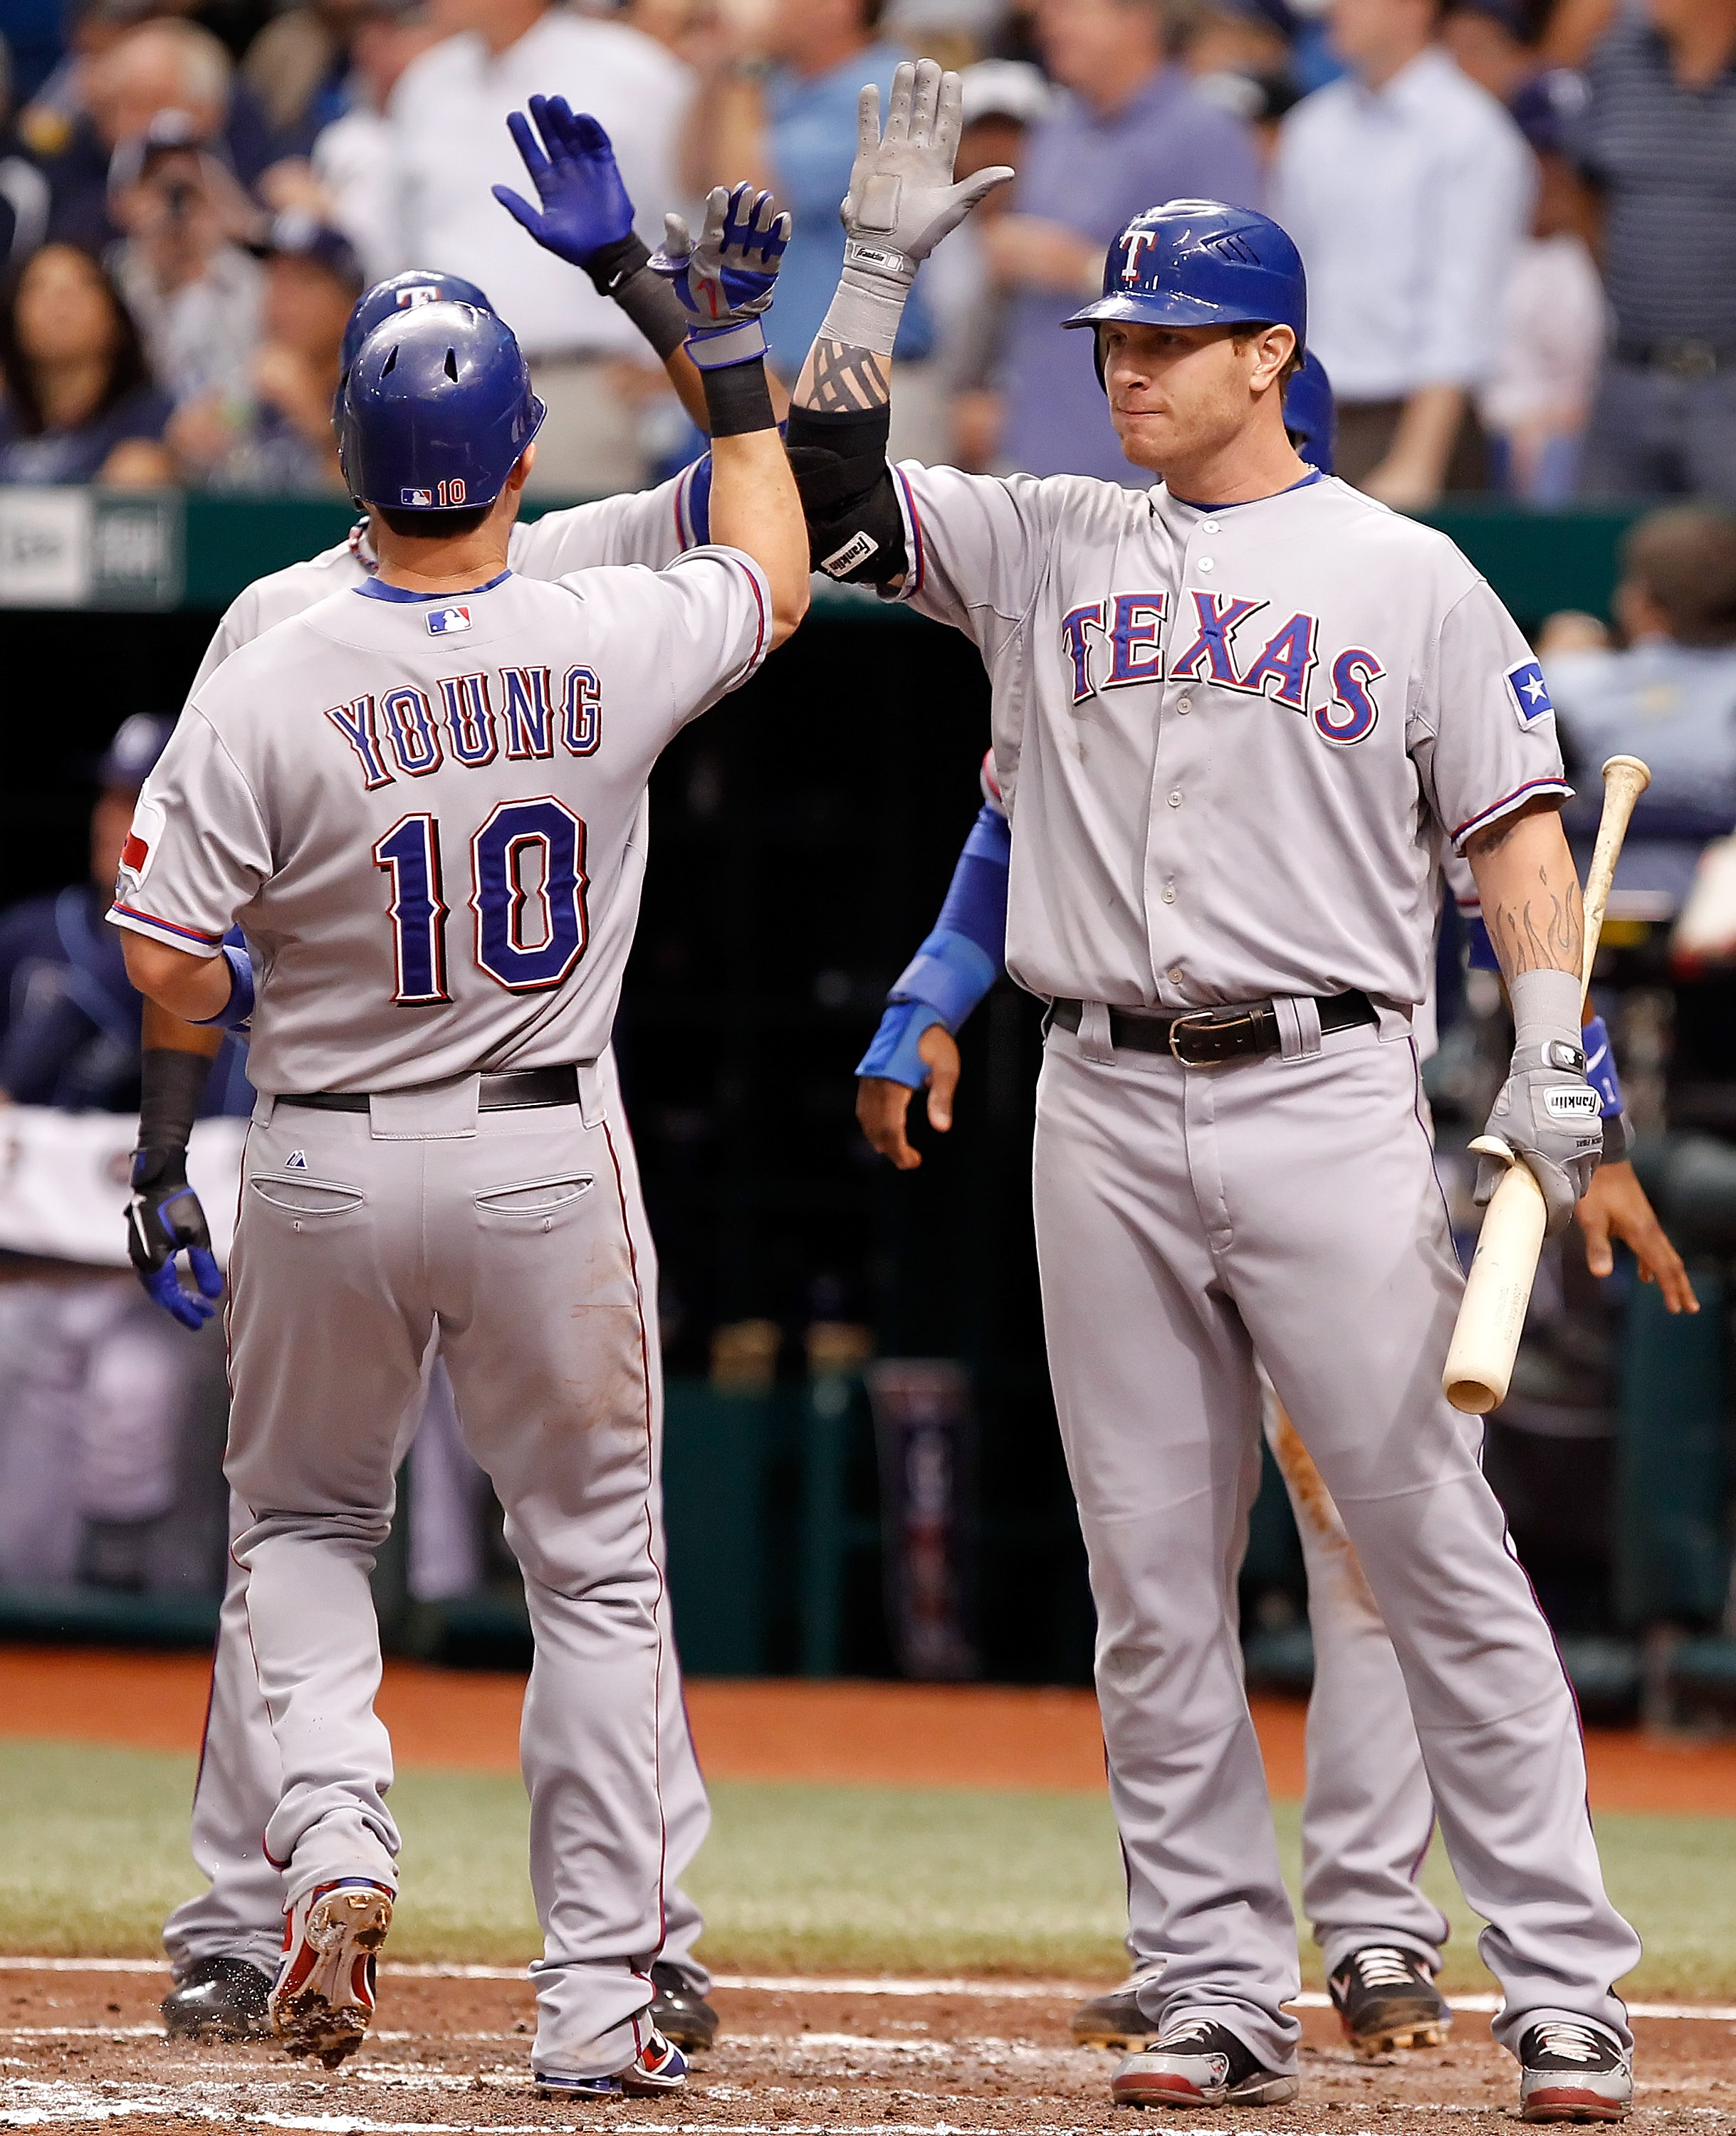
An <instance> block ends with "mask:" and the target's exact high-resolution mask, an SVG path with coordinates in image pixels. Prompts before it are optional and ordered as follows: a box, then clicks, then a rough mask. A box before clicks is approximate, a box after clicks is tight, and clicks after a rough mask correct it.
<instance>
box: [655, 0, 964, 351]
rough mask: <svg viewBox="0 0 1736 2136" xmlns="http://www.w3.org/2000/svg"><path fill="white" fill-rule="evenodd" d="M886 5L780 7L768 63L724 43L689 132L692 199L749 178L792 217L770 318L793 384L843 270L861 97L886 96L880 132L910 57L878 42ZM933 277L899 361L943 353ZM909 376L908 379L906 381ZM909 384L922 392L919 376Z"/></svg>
mask: <svg viewBox="0 0 1736 2136" xmlns="http://www.w3.org/2000/svg"><path fill="white" fill-rule="evenodd" d="M881 11H882V0H773V4H772V7H771V12H770V14H769V15H768V17H766V22H765V25H764V27H763V29H762V30H761V32H760V33H759V36H758V47H759V52H760V55H761V56H760V58H759V59H757V60H749V59H746V58H745V57H744V56H742V50H741V47H740V45H739V44H738V43H737V41H733V40H732V39H730V38H729V37H727V36H723V37H720V38H719V39H717V40H716V41H714V43H713V45H712V49H711V58H710V64H709V66H708V67H707V69H706V70H705V72H704V75H703V81H702V85H701V89H700V92H699V95H698V96H697V97H696V99H695V100H694V103H693V114H692V118H691V119H690V121H689V124H688V129H687V140H686V143H685V153H684V158H683V163H684V175H685V177H686V180H687V182H688V186H689V187H691V189H692V190H693V192H704V191H705V190H706V188H707V187H711V186H714V185H725V184H733V183H734V182H735V181H736V180H737V178H740V177H747V176H749V175H751V176H753V177H756V178H757V180H758V181H759V182H760V183H761V184H763V185H767V186H770V187H771V188H772V190H773V191H774V192H776V195H777V197H778V200H779V202H780V205H781V206H785V207H787V208H788V209H789V210H790V213H791V214H792V215H793V216H795V232H794V234H793V235H792V236H791V237H790V249H789V250H788V251H787V252H786V253H785V255H784V265H783V267H782V269H781V270H780V273H779V275H778V298H777V302H776V303H775V304H774V305H773V306H772V308H771V311H770V312H768V313H766V338H767V340H768V341H769V342H771V355H772V361H773V362H775V363H776V366H777V367H778V369H779V371H780V372H781V373H782V374H783V376H784V378H785V381H789V382H793V381H794V380H795V375H796V373H797V372H798V371H800V369H801V367H802V363H803V361H804V359H805V357H806V356H807V353H808V347H809V344H810V342H812V340H813V339H814V337H815V334H816V333H819V325H820V322H821V320H822V319H823V318H824V317H825V313H826V307H827V305H828V304H829V303H831V301H832V292H833V291H834V289H836V288H837V286H838V277H839V271H840V269H842V267H843V265H844V231H843V228H842V226H841V225H840V224H839V220H838V207H839V201H842V200H843V198H844V194H845V192H847V191H848V190H849V182H850V165H851V163H852V161H853V159H854V157H855V153H856V100H857V97H858V95H859V94H860V92H861V90H863V86H864V85H866V84H867V83H868V82H874V83H876V84H878V87H879V90H880V110H881V119H882V123H884V120H885V114H886V100H887V95H888V94H889V93H890V91H891V89H892V70H893V69H894V68H895V67H896V66H897V64H898V62H899V61H900V60H902V59H908V58H909V57H910V56H911V55H910V52H909V51H908V49H907V47H906V46H903V45H902V44H898V43H896V42H894V41H891V40H888V39H887V38H884V37H883V36H880V34H879V24H880V16H881ZM925 283H926V269H924V271H923V273H922V274H919V275H918V276H917V291H916V296H915V298H914V299H913V300H912V303H910V304H909V305H907V307H906V308H905V314H904V323H903V325H902V327H901V328H900V331H899V335H898V343H897V351H896V354H897V359H898V361H899V362H900V364H901V365H907V364H909V363H912V362H921V360H922V359H923V358H924V357H926V356H927V355H928V354H929V353H930V352H931V349H932V347H933V345H934V326H933V322H932V320H931V318H930V317H929V315H928V311H927V308H926V289H925ZM906 375H908V374H906ZM912 385H913V386H915V387H916V388H917V391H923V390H925V389H924V387H923V385H922V381H921V380H920V379H915V378H913V379H912Z"/></svg>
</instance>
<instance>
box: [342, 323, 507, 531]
mask: <svg viewBox="0 0 1736 2136" xmlns="http://www.w3.org/2000/svg"><path fill="white" fill-rule="evenodd" d="M546 414H547V410H546V409H545V408H544V406H543V405H542V402H541V401H539V400H538V399H537V396H536V395H535V394H534V393H533V392H532V391H531V375H530V370H529V367H528V365H527V364H526V362H525V361H524V355H523V351H522V350H521V349H520V347H519V346H518V342H517V341H516V340H515V339H514V338H513V330H512V328H510V327H509V326H508V325H507V324H506V323H505V321H504V320H503V319H498V318H496V317H495V316H494V313H492V312H484V311H482V310H479V308H477V306H476V305H474V304H455V303H445V302H441V303H433V304H422V305H419V306H418V307H417V308H415V309H414V310H411V311H406V312H403V313H394V314H393V316H392V317H391V318H389V319H387V321H386V322H385V323H383V324H382V325H380V326H377V327H376V328H374V330H373V332H372V333H371V334H370V335H369V336H368V337H367V340H366V341H365V342H362V346H361V347H360V349H358V350H357V354H356V361H355V362H354V364H353V366H352V367H351V370H350V376H349V384H348V387H347V388H346V389H345V391H344V394H343V402H342V405H341V407H340V410H339V421H338V459H339V460H340V462H341V463H342V464H343V478H344V480H345V481H346V482H347V483H348V484H349V488H350V494H351V495H352V496H353V497H354V498H356V499H357V501H358V502H361V503H363V504H377V505H383V506H384V507H386V508H387V510H388V511H396V512H450V511H464V510H468V509H470V508H472V507H475V506H477V505H482V504H492V503H493V502H494V500H495V498H497V497H498V496H499V494H500V493H501V492H502V490H503V489H504V488H506V479H507V477H508V475H509V474H510V473H512V471H513V467H514V466H515V465H516V464H517V462H518V458H519V455H520V454H522V453H523V450H524V449H525V447H526V446H527V445H528V444H529V443H530V441H531V439H532V438H534V437H535V436H536V434H537V431H538V430H540V429H541V427H542V418H543V416H544V415H546Z"/></svg>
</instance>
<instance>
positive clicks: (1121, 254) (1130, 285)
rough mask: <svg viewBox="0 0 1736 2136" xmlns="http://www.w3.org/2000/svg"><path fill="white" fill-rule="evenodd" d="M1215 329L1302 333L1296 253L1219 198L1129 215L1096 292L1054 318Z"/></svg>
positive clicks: (1262, 223) (1304, 287) (1303, 304)
mask: <svg viewBox="0 0 1736 2136" xmlns="http://www.w3.org/2000/svg"><path fill="white" fill-rule="evenodd" d="M1117 321H1126V322H1127V323H1131V324H1132V325H1135V326H1152V327H1155V326H1172V327H1217V326H1234V325H1240V324H1242V323H1244V322H1247V323H1254V322H1258V323H1262V324H1265V323H1276V324H1278V325H1281V326H1286V327H1289V328H1291V329H1292V331H1293V332H1294V333H1295V335H1296V343H1297V346H1298V347H1301V345H1302V344H1303V343H1304V342H1306V340H1307V338H1308V284H1307V281H1306V277H1305V276H1304V274H1303V273H1302V260H1301V254H1300V253H1298V252H1297V250H1296V247H1295V245H1292V244H1291V241H1290V240H1289V238H1288V237H1287V236H1286V235H1285V233H1284V232H1283V231H1281V230H1280V229H1279V227H1278V226H1277V225H1276V223H1275V222H1274V221H1272V219H1271V217H1270V216H1263V215H1257V214H1256V213H1255V212H1254V211H1253V210H1252V208H1243V207H1226V206H1224V204H1223V201H1204V200H1173V201H1165V202H1164V204H1163V205H1162V206H1161V207H1150V208H1147V209H1146V210H1145V213H1144V214H1143V215H1136V216H1135V217H1134V218H1133V220H1132V221H1131V222H1130V223H1129V224H1128V225H1127V226H1126V229H1125V230H1124V231H1122V232H1121V235H1120V236H1119V237H1117V238H1116V241H1115V243H1114V244H1113V245H1111V246H1110V248H1109V256H1108V258H1107V259H1106V260H1105V261H1104V263H1103V294H1102V295H1101V297H1099V298H1098V299H1097V300H1096V301H1095V302H1094V303H1089V304H1087V305H1086V306H1084V308H1082V310H1080V311H1077V312H1075V313H1073V315H1072V318H1070V319H1066V320H1063V325H1066V326H1070V327H1097V326H1103V325H1109V324H1113V323H1116V322H1117Z"/></svg>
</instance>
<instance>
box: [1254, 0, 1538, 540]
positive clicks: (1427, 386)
mask: <svg viewBox="0 0 1736 2136" xmlns="http://www.w3.org/2000/svg"><path fill="white" fill-rule="evenodd" d="M1435 13H1436V10H1435V0H1333V5H1332V8H1331V14H1330V21H1331V27H1332V38H1333V42H1334V44H1335V46H1336V48H1337V51H1338V52H1339V54H1340V57H1342V58H1343V59H1344V60H1345V62H1346V64H1347V65H1348V66H1349V68H1350V69H1351V72H1350V74H1349V76H1348V77H1347V78H1346V79H1345V80H1342V81H1336V82H1334V83H1332V84H1331V85H1330V86H1328V87H1327V88H1325V89H1321V90H1315V93H1314V95H1312V96H1310V97H1308V98H1306V99H1305V100H1304V101H1303V102H1302V103H1301V104H1299V105H1298V106H1297V107H1296V109H1295V110H1294V111H1292V112H1291V114H1290V116H1289V117H1288V119H1286V120H1285V122H1284V126H1283V129H1282V134H1281V139H1280V143H1279V148H1278V155H1277V161H1276V166H1275V167H1274V172H1273V201H1274V206H1273V212H1274V213H1275V214H1276V216H1277V218H1278V220H1279V221H1281V223H1282V224H1283V225H1284V226H1285V228H1286V230H1288V231H1289V232H1290V234H1291V236H1292V237H1293V238H1294V239H1295V240H1296V245H1297V247H1298V249H1299V250H1300V251H1301V255H1302V259H1303V261H1304V263H1305V264H1306V267H1307V269H1308V314H1309V316H1308V340H1309V345H1310V347H1311V348H1312V349H1313V350H1314V351H1315V353H1316V354H1317V355H1318V356H1319V357H1320V360H1321V362H1324V363H1325V367H1326V368H1327V370H1328V371H1330V373H1331V376H1332V384H1333V387H1334V390H1335V393H1336V395H1337V396H1338V446H1337V463H1338V471H1339V473H1340V475H1342V476H1343V477H1344V478H1345V480H1347V481H1349V482H1353V483H1356V484H1357V485H1358V486H1359V488H1363V489H1365V490H1367V491H1368V492H1369V494H1370V495H1371V496H1374V497H1378V498H1382V499H1383V501H1384V502H1387V503H1388V504H1392V505H1394V506H1397V507H1400V508H1402V509H1408V510H1415V509H1419V508H1423V507H1427V506H1428V505H1429V504H1431V503H1432V502H1433V501H1434V500H1435V498H1437V497H1438V496H1439V495H1440V493H1441V491H1442V488H1452V489H1481V488H1484V487H1485V486H1486V481H1487V469H1486V454H1485V450H1484V444H1483V439H1482V436H1481V430H1480V428H1479V425H1478V424H1477V420H1476V414H1475V411H1474V410H1473V408H1472V405H1471V395H1472V394H1473V392H1474V391H1475V390H1476V388H1477V387H1478V386H1481V384H1482V383H1483V381H1485V380H1486V378H1487V376H1489V373H1490V370H1491V369H1492V367H1493V365H1494V362H1495V348H1496V345H1497V341H1498V337H1499V332H1500V307H1501V299H1502V296H1503V294H1504V293H1505V289H1506V286H1507V280H1508V277H1509V275H1510V272H1511V270H1512V266H1513V261H1514V258H1515V253H1516V251H1517V249H1518V245H1519V243H1520V239H1521V238H1522V236H1523V235H1524V232H1525V230H1526V228H1527V226H1528V225H1529V220H1530V214H1531V203H1532V197H1533V194H1534V187H1535V177H1534V167H1533V163H1532V159H1531V157H1530V155H1529V152H1528V151H1527V149H1526V147H1525V143H1524V139H1523V138H1522V136H1521V135H1520V131H1519V129H1518V128H1517V127H1516V126H1515V124H1514V123H1513V121H1512V119H1510V117H1509V116H1508V114H1506V112H1505V111H1504V110H1503V109H1501V107H1500V104H1498V103H1497V102H1496V101H1495V99H1494V98H1493V97H1492V96H1490V95H1489V94H1488V92H1487V91H1486V90H1483V89H1481V88H1479V87H1478V86H1477V85H1476V83H1475V82H1473V81H1471V80H1469V79H1468V78H1467V77H1466V75H1463V74H1461V72H1460V70H1458V68H1457V67H1456V66H1454V65H1453V63H1452V61H1451V60H1450V59H1449V58H1448V57H1447V54H1446V53H1445V52H1443V51H1441V50H1440V49H1439V47H1438V46H1436V45H1435V44H1434V43H1433V42H1432V37H1433V32H1434V25H1435Z"/></svg>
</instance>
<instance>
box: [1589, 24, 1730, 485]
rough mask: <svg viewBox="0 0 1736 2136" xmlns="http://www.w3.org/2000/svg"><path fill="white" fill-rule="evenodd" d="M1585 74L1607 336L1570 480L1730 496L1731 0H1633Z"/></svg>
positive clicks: (1590, 154) (1591, 173) (1591, 167)
mask: <svg viewBox="0 0 1736 2136" xmlns="http://www.w3.org/2000/svg"><path fill="white" fill-rule="evenodd" d="M1586 77H1587V81H1588V85H1589V90H1590V96H1589V100H1588V104H1587V108H1586V111H1585V114H1584V118H1583V121H1582V122H1581V124H1580V126H1579V128H1578V132H1577V136H1576V138H1575V142H1574V146H1575V148H1576V149H1577V152H1578V157H1579V160H1580V163H1581V167H1582V168H1583V170H1584V172H1585V173H1586V175H1587V177H1588V178H1589V179H1590V180H1591V182H1592V183H1593V187H1595V189H1596V191H1597V195H1598V197H1599V201H1600V203H1601V206H1602V259H1603V276H1604V283H1605V286H1606V288H1607V290H1608V293H1609V303H1610V309H1611V312H1612V314H1613V319H1614V338H1613V341H1612V345H1611V346H1610V347H1609V350H1608V352H1607V358H1606V362H1605V365H1604V370H1603V376H1602V383H1601V385H1600V386H1599V389H1598V392H1597V401H1596V404H1595V405H1594V407H1593V412H1592V420H1591V430H1590V434H1589V435H1588V439H1587V441H1586V455H1585V468H1584V473H1583V478H1582V483H1581V487H1582V488H1583V490H1584V491H1585V493H1587V494H1588V495H1590V496H1594V497H1647V496H1660V495H1663V496H1687V495H1693V494H1696V493H1699V494H1704V495H1710V496H1718V497H1723V498H1736V0H1643V5H1641V7H1638V8H1637V9H1636V10H1634V11H1633V12H1627V13H1624V14H1623V15H1622V17H1621V18H1620V19H1619V20H1618V21H1617V23H1616V25H1615V27H1613V28H1612V29H1611V30H1610V31H1609V32H1608V33H1607V36H1605V37H1604V39H1603V40H1602V43H1600V44H1599V45H1598V46H1597V49H1596V51H1594V52H1593V54H1592V56H1591V59H1590V61H1589V62H1588V66H1587V70H1586Z"/></svg>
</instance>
